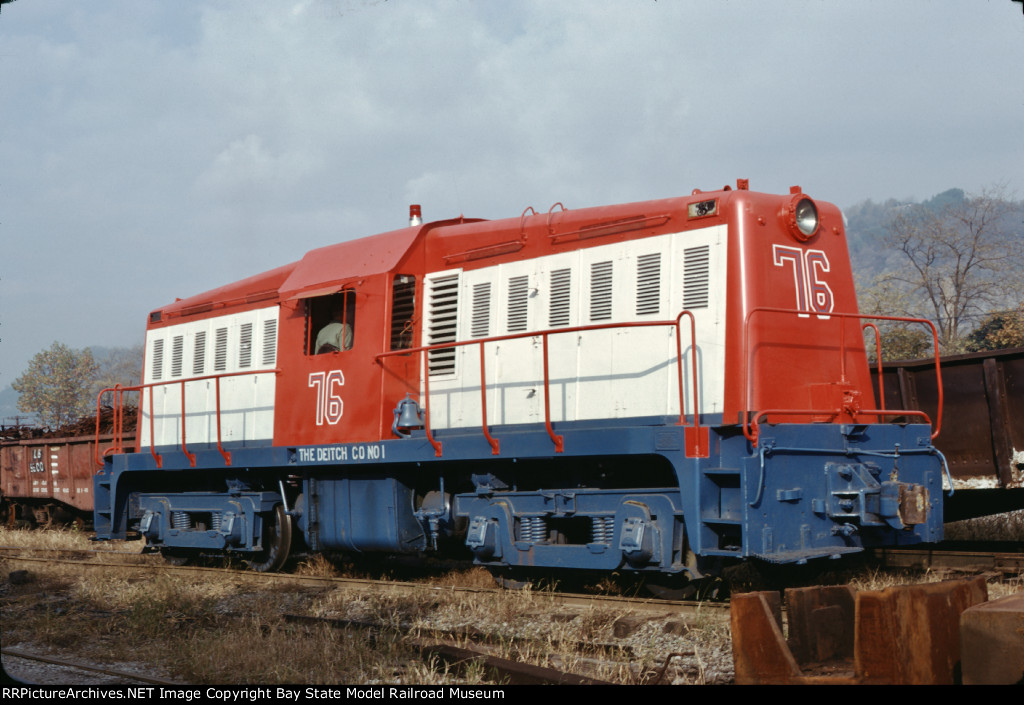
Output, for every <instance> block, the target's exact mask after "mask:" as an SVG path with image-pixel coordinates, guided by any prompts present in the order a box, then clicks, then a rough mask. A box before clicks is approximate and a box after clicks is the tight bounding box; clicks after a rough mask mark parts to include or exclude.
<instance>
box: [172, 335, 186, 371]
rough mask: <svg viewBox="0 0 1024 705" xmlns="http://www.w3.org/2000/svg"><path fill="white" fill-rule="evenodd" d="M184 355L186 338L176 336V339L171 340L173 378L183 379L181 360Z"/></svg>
mask: <svg viewBox="0 0 1024 705" xmlns="http://www.w3.org/2000/svg"><path fill="white" fill-rule="evenodd" d="M184 353H185V338H184V336H180V335H176V336H174V338H172V339H171V377H181V359H182V357H183V355H184Z"/></svg>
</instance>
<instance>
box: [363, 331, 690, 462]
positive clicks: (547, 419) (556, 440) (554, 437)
mask: <svg viewBox="0 0 1024 705" xmlns="http://www.w3.org/2000/svg"><path fill="white" fill-rule="evenodd" d="M683 316H688V317H689V318H690V346H691V350H692V352H691V358H692V361H693V424H692V426H691V427H690V428H692V429H693V432H694V433H693V435H694V437H695V441H694V443H695V445H694V447H695V449H696V451H697V452H703V451H705V450H706V449H704V448H703V446H702V445H701V439H702V438H703V437H702V435H701V433H700V431H701V425H700V413H699V411H700V406H699V403H698V399H699V397H698V392H697V388H698V384H697V354H696V350H697V328H696V321H695V320H694V317H693V314H692V313H691V312H690V311H682V312H680V313H679V315H678V316H676V318H675V319H674V320H668V321H635V322H631V323H600V324H591V325H586V326H572V327H568V328H557V329H551V330H544V331H533V332H529V333H512V334H508V335H498V336H493V337H490V338H479V339H476V340H461V341H451V342H445V343H435V344H434V345H423V346H420V347H416V348H404V349H402V350H392V351H390V352H385V353H381V354H380V355H377V356H376V357H375V358H374V359H375V361H376V362H377V364H379V365H383V359H384V358H386V357H393V356H396V355H409V354H410V353H414V352H418V353H420V367H421V369H422V370H423V380H424V381H423V394H424V397H425V404H424V424H423V426H424V431H425V433H426V437H427V440H428V441H429V442H430V444H431V446H433V448H434V454H435V455H436V456H437V457H441V443H440V442H439V441H438V440H437V439H436V438H434V435H433V433H432V431H431V428H430V370H429V368H428V366H427V362H426V354H427V353H428V352H430V351H431V350H447V349H450V348H458V347H463V346H466V345H479V346H480V395H481V411H482V413H481V424H482V426H483V434H484V437H485V438H486V439H487V442H488V443H489V444H490V446H491V453H492V454H494V455H498V454H499V452H500V444H499V441H498V439H496V438H494V437H493V436H492V435H491V432H490V428H489V427H488V425H487V399H486V395H487V380H486V374H485V365H484V345H486V344H487V343H497V342H502V341H505V340H520V339H523V338H536V337H538V336H540V337H541V339H542V345H543V360H542V372H543V376H544V427H545V429H546V430H547V432H548V436H549V437H550V438H551V441H552V443H553V444H554V446H555V452H557V453H562V452H564V450H565V439H564V437H563V436H560V435H558V434H556V433H555V429H554V426H553V425H552V423H551V394H550V390H549V387H550V375H549V367H548V358H549V355H548V338H549V337H550V336H552V335H560V334H564V333H580V332H584V331H591V330H607V329H611V328H649V327H653V326H672V327H674V328H675V329H676V352H677V356H676V366H677V369H678V376H679V421H678V422H677V423H676V425H677V426H682V425H685V424H686V412H685V406H684V398H683V353H682V334H681V332H682V325H681V321H682V318H683Z"/></svg>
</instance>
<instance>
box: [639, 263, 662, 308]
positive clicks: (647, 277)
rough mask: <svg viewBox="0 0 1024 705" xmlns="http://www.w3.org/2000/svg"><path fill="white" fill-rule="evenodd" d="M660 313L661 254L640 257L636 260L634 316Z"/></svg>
mask: <svg viewBox="0 0 1024 705" xmlns="http://www.w3.org/2000/svg"><path fill="white" fill-rule="evenodd" d="M659 311H661V253H660V252H656V253H654V254H650V255H642V256H641V257H637V260H636V315H638V316H645V315H649V314H652V313H655V314H656V313H658V312H659Z"/></svg>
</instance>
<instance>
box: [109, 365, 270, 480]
mask: <svg viewBox="0 0 1024 705" xmlns="http://www.w3.org/2000/svg"><path fill="white" fill-rule="evenodd" d="M279 372H280V370H279V369H276V368H275V369H271V370H246V371H244V372H224V373H222V374H216V375H204V376H202V377H189V378H186V379H173V380H162V381H160V382H149V383H147V384H137V385H134V386H131V387H122V386H121V385H120V384H117V385H114V386H113V387H108V388H107V389H103V390H102V391H100V393H99V394H98V395H97V397H96V449H95V451H94V453H93V458H94V460H95V461H96V464H97V465H99V466H102V465H103V461H102V460H100V453H99V437H100V400H101V399H102V398H103V395H104V394H106V393H107V392H112V393H113V400H114V402H113V406H114V434H113V439H112V440H113V445H112V446H110V447H109V448H107V449H106V450H104V451H103V455H104V456H107V455H109V454H111V453H123V452H124V435H123V428H124V423H123V419H122V414H123V413H124V404H123V395H124V393H125V392H139V393H140V394H141V393H142V391H143V390H150V393H149V394H148V395H147V396H148V397H149V452H150V454H151V455H152V456H153V460H154V461H155V462H156V466H157V467H158V468H160V467H163V457H162V456H161V455H160V454H159V453H157V452H156V436H155V433H154V417H153V393H152V390H153V389H155V388H156V387H163V386H166V385H170V384H178V385H181V450H182V452H183V453H184V454H185V456H186V457H187V458H188V459H189V463H190V464H191V466H192V467H195V465H196V456H195V454H194V453H192V452H190V451H189V449H188V446H187V445H186V438H185V383H187V382H203V381H205V380H211V379H212V380H214V388H215V403H216V414H217V450H218V451H219V452H220V454H221V456H222V457H223V458H224V464H225V465H231V452H230V451H227V450H225V449H224V446H223V444H222V441H221V425H220V416H221V413H220V380H221V379H222V378H224V377H242V376H244V375H260V374H278V373H279ZM140 446H141V439H140Z"/></svg>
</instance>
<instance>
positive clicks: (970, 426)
mask: <svg viewBox="0 0 1024 705" xmlns="http://www.w3.org/2000/svg"><path fill="white" fill-rule="evenodd" d="M941 363H942V389H943V395H942V401H941V403H942V404H943V406H944V407H945V411H946V415H947V416H949V417H950V418H955V419H956V427H955V428H953V429H948V430H947V431H945V432H943V433H942V435H941V436H940V437H939V438H937V439H936V440H935V445H936V446H937V447H938V448H939V450H940V451H941V452H942V453H943V455H944V456H945V457H946V459H947V460H948V462H949V469H950V475H951V477H952V483H953V488H954V489H955V492H954V493H953V495H952V496H950V497H947V498H946V500H945V504H944V516H945V520H946V521H958V520H960V519H970V518H974V517H979V516H987V515H990V514H999V513H1002V512H1008V511H1013V510H1017V509H1024V348H1015V349H1010V350H996V351H991V352H980V353H970V354H966V355H949V356H945V357H943V358H942V359H941ZM873 374H874V378H875V380H876V387H875V398H876V403H877V404H880V405H887V406H889V408H906V409H918V410H921V411H924V412H925V413H928V414H934V413H935V411H936V410H937V409H938V405H939V403H940V400H939V398H938V395H937V390H938V386H937V384H936V377H935V366H934V364H933V363H931V361H929V360H902V361H897V362H886V363H885V366H884V368H883V370H882V384H881V386H880V387H879V386H878V385H877V379H878V373H877V371H874V372H873ZM879 391H881V395H879Z"/></svg>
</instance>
